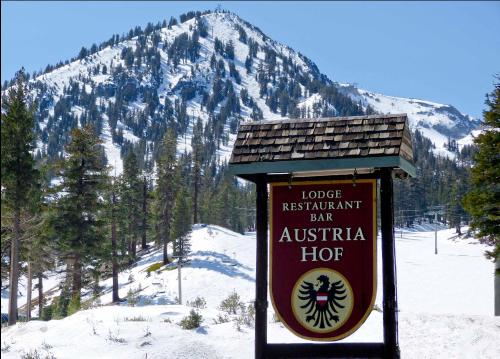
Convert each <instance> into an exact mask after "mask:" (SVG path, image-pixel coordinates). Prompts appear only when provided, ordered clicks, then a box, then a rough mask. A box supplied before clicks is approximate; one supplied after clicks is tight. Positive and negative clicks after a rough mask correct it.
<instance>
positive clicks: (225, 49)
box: [30, 11, 479, 173]
mask: <svg viewBox="0 0 500 359" xmlns="http://www.w3.org/2000/svg"><path fill="white" fill-rule="evenodd" d="M181 21H182V22H178V21H177V20H175V19H171V20H170V22H169V23H168V24H167V22H166V21H164V22H163V23H162V24H160V23H159V24H157V25H153V24H148V26H147V27H146V28H145V29H140V28H135V29H134V30H131V31H130V32H129V33H128V34H127V35H125V36H123V35H122V36H118V35H113V36H112V37H111V39H110V40H108V41H106V42H103V43H102V44H100V45H95V44H94V45H92V47H91V48H90V49H86V48H82V50H81V51H80V54H79V55H78V57H76V58H74V59H72V60H71V61H66V62H65V63H60V64H59V65H57V66H55V67H52V66H50V67H48V68H47V69H46V71H45V72H44V73H43V74H38V75H37V76H35V77H34V78H33V79H31V81H30V86H31V93H32V95H33V97H34V98H35V99H36V100H37V102H38V104H39V111H38V113H37V134H38V137H39V140H38V152H39V153H38V155H39V156H44V155H48V156H49V157H53V158H57V157H58V156H61V155H63V154H64V145H65V144H66V143H67V142H68V139H69V131H70V130H71V128H73V127H75V126H77V125H82V124H84V123H93V124H94V125H95V127H96V128H97V129H98V130H99V132H100V135H101V137H102V139H103V141H104V147H105V149H106V154H107V157H108V163H109V164H110V165H112V166H114V167H115V169H116V171H117V172H118V173H120V172H121V170H122V160H121V157H122V156H123V154H124V153H125V152H126V151H128V150H130V149H131V148H134V150H135V151H136V153H138V154H139V155H142V156H143V157H145V158H146V160H147V159H151V157H152V156H154V154H155V151H156V149H157V143H158V142H159V140H160V139H161V138H162V137H163V134H164V133H165V131H166V128H167V127H175V128H176V130H177V133H178V136H179V140H178V151H179V152H180V153H183V152H184V151H187V152H189V151H190V150H191V139H192V137H193V127H194V124H195V123H196V121H197V120H198V119H200V120H201V121H202V123H203V125H204V133H203V136H204V139H203V140H204V143H205V145H206V149H205V153H206V154H207V156H208V157H211V158H213V161H214V162H222V161H224V160H225V159H228V156H229V154H230V152H231V149H232V144H233V142H234V139H235V134H236V130H237V127H238V124H239V123H240V122H242V121H249V120H258V119H265V120H272V119H279V118H290V117H291V118H300V117H325V116H338V115H341V116H343V115H359V114H363V113H364V112H365V111H371V110H375V111H376V112H380V113H402V112H404V113H408V115H409V118H410V121H411V125H412V127H413V128H414V129H419V130H420V131H422V132H423V134H424V135H425V136H427V137H429V138H430V139H431V140H432V141H433V142H434V143H435V145H436V152H437V153H441V154H444V155H448V154H449V153H448V151H446V149H445V148H444V147H443V143H445V142H447V141H448V140H456V141H458V140H460V139H462V138H463V137H465V136H466V135H468V134H470V132H471V131H472V130H474V129H476V128H477V127H478V125H479V122H478V121H477V120H475V119H473V118H471V117H470V116H467V115H464V114H462V113H460V112H459V111H458V110H456V109H455V108H454V107H453V106H448V105H440V104H436V103H432V102H428V101H422V100H414V99H404V98H395V97H389V96H384V95H380V94H375V93H371V92H369V91H365V90H361V89H358V88H356V87H354V86H352V85H343V84H338V83H336V82H333V81H332V80H331V79H329V78H327V77H326V76H325V75H323V74H321V73H320V71H319V70H318V68H317V66H316V65H315V64H314V63H313V62H312V61H311V60H309V59H308V58H307V57H305V56H303V55H302V54H300V52H297V51H295V50H293V49H291V48H289V47H287V46H285V45H283V44H280V43H278V42H276V41H274V40H272V39H270V38H269V37H268V36H266V35H265V34H264V33H263V32H262V31H261V30H260V29H258V28H256V27H254V26H252V25H251V24H249V23H248V22H246V21H244V20H242V19H241V18H239V17H238V16H237V15H235V14H233V13H228V12H220V11H219V12H204V13H199V12H198V13H194V12H192V13H188V14H185V15H182V16H181Z"/></svg>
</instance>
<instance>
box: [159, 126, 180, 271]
mask: <svg viewBox="0 0 500 359" xmlns="http://www.w3.org/2000/svg"><path fill="white" fill-rule="evenodd" d="M176 146H177V138H176V135H175V132H174V131H173V130H172V129H171V128H169V129H168V130H167V133H166V134H165V137H164V139H163V141H162V144H161V149H160V155H159V158H158V163H157V166H158V175H157V176H158V178H157V181H156V183H157V187H158V188H157V191H156V194H157V196H156V210H157V215H156V218H157V221H158V222H157V226H156V228H157V230H158V237H159V239H160V242H161V243H162V245H163V263H164V264H167V263H168V249H167V246H168V244H169V243H170V241H171V237H170V232H171V225H172V209H173V206H174V200H175V191H176V184H175V177H176V176H175V172H176V167H177V165H176V148H177V147H176Z"/></svg>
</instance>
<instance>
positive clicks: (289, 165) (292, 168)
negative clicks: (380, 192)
mask: <svg viewBox="0 0 500 359" xmlns="http://www.w3.org/2000/svg"><path fill="white" fill-rule="evenodd" d="M386 167H388V168H396V167H399V168H401V169H402V170H403V171H405V172H407V173H408V174H409V175H410V176H412V177H414V176H415V173H416V170H415V166H413V165H412V164H411V163H410V162H408V161H406V160H404V159H403V158H401V157H400V156H379V157H376V156H373V157H352V158H334V159H333V158H330V159H313V160H284V161H261V162H251V163H230V164H229V172H230V173H231V174H233V175H235V176H240V177H242V175H248V174H254V173H290V172H308V171H322V170H344V169H353V170H354V168H367V169H370V168H386Z"/></svg>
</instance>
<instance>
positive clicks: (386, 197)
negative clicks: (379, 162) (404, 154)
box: [380, 168, 400, 359]
mask: <svg viewBox="0 0 500 359" xmlns="http://www.w3.org/2000/svg"><path fill="white" fill-rule="evenodd" d="M392 185H393V183H392V169H390V168H383V169H382V170H381V178H380V212H381V213H380V217H381V218H380V220H381V231H382V277H383V313H384V317H383V322H384V344H385V357H386V358H388V359H399V357H400V352H399V344H398V315H397V310H398V303H397V296H396V251H395V244H394V209H393V188H392Z"/></svg>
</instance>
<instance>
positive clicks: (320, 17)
mask: <svg viewBox="0 0 500 359" xmlns="http://www.w3.org/2000/svg"><path fill="white" fill-rule="evenodd" d="M218 4H221V6H222V8H224V9H228V10H231V11H233V12H235V13H237V14H238V15H240V16H241V17H242V18H243V19H245V20H247V21H249V22H250V23H252V24H254V25H256V26H258V27H259V28H260V29H261V30H262V31H263V32H264V33H266V34H267V35H268V36H269V37H271V38H273V39H275V40H278V41H280V42H282V43H284V44H286V45H289V46H291V47H292V48H294V49H295V50H297V51H300V52H301V53H303V54H304V55H306V56H308V57H309V58H310V59H311V60H313V61H314V62H315V63H316V64H317V65H318V68H319V69H320V71H321V72H322V73H324V74H326V75H327V76H328V77H330V78H331V79H332V80H334V81H340V82H350V83H357V84H358V86H360V87H362V88H365V89H368V90H372V91H376V92H381V93H384V94H387V95H392V96H402V97H415V98H421V99H426V100H431V101H436V102H441V103H447V104H452V105H454V106H456V107H457V108H458V109H459V110H460V111H462V112H465V113H469V114H471V115H473V116H476V117H477V116H481V111H482V110H483V108H484V98H485V97H484V96H485V94H486V93H487V92H490V91H491V90H492V89H493V81H494V79H493V75H494V74H500V36H499V35H498V34H500V2H410V3H408V2H407V3H402V2H305V1H304V2H300V1H297V2H279V1H275V2H209V1H207V2H174V1H172V2H135V1H129V2H119V1H116V2H97V1H95V2H60V1H54V2H15V1H9V2H5V1H2V3H1V7H2V9H1V10H2V18H1V20H2V21H1V27H2V32H1V34H2V37H1V40H2V45H1V77H2V82H3V81H4V80H5V79H10V78H11V77H12V76H13V75H14V73H15V71H16V70H18V69H19V68H20V67H21V66H24V67H25V68H26V69H27V70H28V71H29V72H33V71H34V70H40V69H42V68H45V66H46V65H47V64H49V63H50V64H55V63H56V62H58V61H60V60H63V61H64V60H66V59H69V58H71V57H73V56H75V55H77V53H78V51H79V50H80V48H81V47H82V46H86V47H90V45H91V44H92V43H94V42H95V43H100V42H101V41H104V40H107V39H108V38H110V37H111V35H112V34H114V33H119V34H121V33H125V32H127V31H128V30H129V29H130V28H131V27H134V26H136V25H140V26H142V27H144V26H145V25H146V24H147V22H153V23H156V22H158V21H162V20H163V19H169V18H170V16H176V17H178V16H179V15H180V14H181V13H183V12H187V11H189V10H205V9H215V8H216V7H217V5H218Z"/></svg>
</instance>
